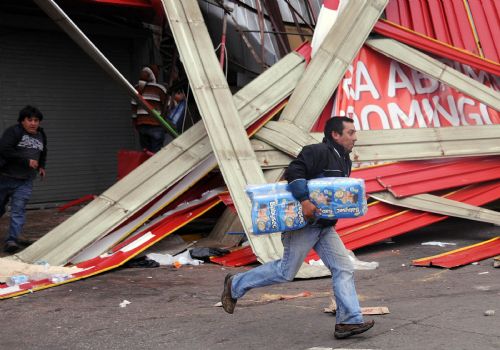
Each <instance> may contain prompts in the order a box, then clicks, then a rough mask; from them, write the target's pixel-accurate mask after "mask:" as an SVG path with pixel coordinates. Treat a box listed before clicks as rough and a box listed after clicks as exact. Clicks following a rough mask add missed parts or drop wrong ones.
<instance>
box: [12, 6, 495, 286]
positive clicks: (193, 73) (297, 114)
mask: <svg viewBox="0 0 500 350" xmlns="http://www.w3.org/2000/svg"><path fill="white" fill-rule="evenodd" d="M386 4H387V1H351V2H350V3H349V5H348V6H347V7H346V9H345V12H343V13H342V14H341V15H340V17H339V21H338V22H337V23H336V24H335V25H334V26H333V27H332V29H331V30H330V31H329V33H328V35H327V37H326V38H325V41H324V42H323V43H322V44H321V46H320V49H319V51H318V54H317V56H315V58H313V59H312V60H311V63H310V65H309V66H308V67H307V68H306V65H305V62H304V61H305V59H304V57H300V56H299V55H298V54H294V53H292V54H289V56H286V57H285V58H283V59H282V60H281V61H279V62H278V63H276V64H275V65H274V66H272V67H271V68H270V69H268V70H267V71H266V72H264V73H263V74H261V75H260V76H259V77H258V78H256V79H255V81H254V82H253V83H250V84H248V85H247V86H245V87H244V88H243V89H242V90H240V91H239V92H238V93H237V94H235V95H234V96H232V95H231V94H230V93H229V89H228V85H227V81H226V78H225V77H224V76H223V74H222V72H221V69H220V67H219V65H218V63H217V60H216V59H215V56H214V53H213V47H212V45H211V40H210V38H209V36H208V32H207V29H206V27H205V25H204V22H203V17H202V16H201V12H200V11H199V8H198V4H197V3H196V1H194V0H188V1H182V2H181V1H163V5H164V9H165V12H166V14H167V18H168V20H169V23H170V27H171V29H172V32H173V34H174V37H175V40H176V43H177V45H178V47H179V51H180V54H181V57H182V61H183V64H184V65H185V68H186V70H187V73H188V77H189V80H190V84H191V86H192V89H193V91H194V95H195V98H196V100H197V104H198V106H199V108H200V111H201V113H202V118H203V121H204V123H205V127H206V131H205V128H204V126H203V124H202V123H199V124H197V125H195V126H194V127H193V128H191V129H189V130H188V131H186V132H185V133H184V134H182V135H181V136H179V138H177V139H176V140H175V141H174V142H172V143H171V144H169V145H168V146H166V147H165V148H164V149H163V150H162V151H160V152H159V153H158V154H156V155H155V156H154V157H152V158H151V159H149V160H148V161H146V162H145V163H143V165H141V166H140V167H139V168H138V169H136V171H134V172H132V173H131V174H129V176H127V177H125V178H124V179H123V180H122V181H120V182H119V183H117V184H116V185H115V186H113V187H112V188H110V189H109V190H108V191H106V192H105V193H103V194H102V195H101V196H99V197H98V198H97V199H96V200H95V201H94V202H93V203H91V204H90V205H89V206H87V207H86V208H85V209H84V210H83V211H82V213H80V212H79V213H78V214H76V215H75V216H74V217H72V218H71V219H70V220H68V222H66V223H64V224H63V225H61V226H60V227H58V228H56V229H55V230H54V232H55V233H54V232H51V233H50V234H48V235H47V238H45V237H44V238H43V239H42V240H40V242H39V243H36V244H35V245H33V246H32V247H30V248H28V249H26V250H25V251H23V252H21V253H19V254H18V255H17V257H18V258H20V259H22V260H28V261H36V260H39V259H49V260H50V262H51V263H52V264H64V263H66V262H67V261H68V260H69V259H71V257H74V256H75V254H77V253H79V252H81V251H82V249H84V248H85V247H87V246H89V245H90V244H93V243H95V242H96V241H99V240H100V239H105V237H106V235H108V234H110V233H112V232H113V230H114V229H116V228H117V227H119V225H122V224H125V223H126V222H127V220H129V219H130V218H132V217H133V216H134V215H135V214H136V213H137V212H138V211H140V210H141V209H142V208H143V207H145V206H147V205H149V204H150V203H152V201H154V200H156V199H157V198H158V197H159V196H160V194H162V193H164V192H165V191H171V192H170V197H169V198H168V199H166V200H165V201H164V202H162V205H161V206H159V207H158V208H155V209H154V210H152V212H151V213H150V214H151V215H149V214H148V215H146V216H145V217H143V218H141V219H140V220H138V221H137V222H135V223H133V224H131V226H130V227H129V228H128V229H127V230H126V232H123V233H120V234H117V236H119V237H117V239H116V240H115V241H113V243H109V245H111V246H113V245H114V244H116V243H117V242H119V241H120V239H122V238H125V237H127V236H130V235H133V234H134V233H136V234H137V235H135V236H131V237H130V238H128V239H126V240H125V243H121V244H119V245H117V246H115V248H113V247H111V248H112V249H113V253H112V254H111V255H109V256H107V255H105V256H102V257H101V256H98V257H95V258H93V259H96V260H92V259H87V258H88V257H87V258H82V259H83V261H78V262H77V266H86V267H87V269H88V270H86V271H87V272H86V274H82V275H79V277H78V278H84V277H88V276H91V275H92V274H95V273H99V272H102V271H105V270H107V269H111V268H113V267H116V266H119V265H120V264H122V263H123V262H124V261H126V260H127V259H130V258H131V257H133V256H134V254H137V253H138V252H139V251H140V250H141V249H144V248H145V247H146V246H148V245H149V244H153V243H154V242H157V241H158V240H159V239H161V238H162V237H164V236H165V235H167V234H168V233H170V232H173V231H174V230H175V229H177V228H179V227H180V226H181V225H182V224H183V223H185V222H187V221H188V218H187V217H182V218H171V219H172V223H165V225H166V230H165V231H163V229H162V231H163V233H159V234H158V235H154V237H152V236H149V235H148V233H147V232H143V231H141V230H140V229H139V226H141V225H142V224H144V222H145V221H147V220H149V219H151V218H152V217H153V216H154V215H156V214H158V213H159V212H160V210H162V209H164V208H165V207H166V206H167V205H168V204H170V203H172V202H173V201H174V200H175V199H176V198H178V197H179V196H180V195H181V194H182V193H184V191H186V189H188V188H190V187H191V186H193V185H194V184H195V183H197V182H198V181H200V179H203V177H204V175H206V173H207V172H209V171H210V170H212V169H213V168H214V167H215V166H216V165H217V163H218V164H219V168H220V170H221V172H222V175H223V177H224V179H225V182H226V184H227V185H228V187H229V191H230V192H231V195H232V196H233V197H234V204H235V207H236V211H237V213H238V215H239V220H240V221H241V222H242V224H243V228H244V229H245V231H246V234H247V237H248V238H249V241H250V243H251V245H252V248H251V249H253V253H252V254H251V255H252V256H253V262H255V261H256V260H257V258H256V256H257V257H258V260H259V261H260V262H266V261H270V260H273V259H276V258H279V257H280V254H281V249H282V247H281V243H280V241H279V235H278V234H276V235H273V236H267V237H266V236H264V237H256V236H255V235H253V233H252V232H251V230H249V227H250V225H249V219H250V215H249V205H248V199H247V198H246V196H245V195H244V193H243V189H244V186H245V185H246V184H248V183H255V184H257V183H262V182H264V181H266V180H267V181H275V180H278V178H279V176H280V174H281V168H283V167H284V166H286V164H287V163H288V161H289V159H290V158H289V156H290V155H291V156H295V155H296V154H297V153H298V152H299V151H300V149H301V147H303V146H304V145H306V144H309V143H314V142H318V135H317V134H316V135H315V134H310V133H309V131H310V129H311V128H312V126H313V125H314V123H315V122H316V119H317V118H318V116H319V115H320V113H321V111H322V110H323V108H324V106H325V104H326V103H327V102H328V100H329V99H330V97H331V95H332V94H333V92H334V90H335V89H336V88H337V85H338V82H339V81H340V80H341V78H342V76H343V74H344V72H345V70H346V69H347V68H348V66H349V64H350V62H352V60H353V59H354V58H355V56H356V52H357V50H359V47H361V46H362V44H363V42H364V41H365V39H366V38H367V37H368V34H369V33H370V31H371V28H372V27H373V25H374V24H375V22H376V20H377V18H378V17H379V15H380V14H381V13H382V11H383V9H384V7H385V5H386ZM349 16H352V17H353V18H354V20H353V18H350V17H349ZM368 44H369V45H371V46H373V47H376V48H378V49H379V50H380V51H383V52H384V53H385V54H388V55H389V54H397V56H395V58H398V59H399V60H403V58H402V57H403V56H405V55H410V56H411V60H409V61H411V62H412V65H413V67H415V68H416V69H421V70H422V71H424V72H428V73H431V72H435V73H436V76H438V77H439V78H438V79H440V80H442V82H443V83H449V84H452V83H453V84H455V85H454V86H455V87H457V88H459V89H462V90H467V91H470V93H471V96H472V97H475V98H477V99H481V100H483V101H484V102H485V103H487V104H489V105H490V106H493V107H494V108H498V93H497V92H496V91H492V89H485V88H484V87H483V86H481V85H480V84H479V85H478V83H477V82H475V81H474V82H473V81H471V80H470V79H463V77H462V75H457V73H456V72H454V71H453V70H450V69H448V68H447V67H443V66H442V65H441V64H440V63H438V62H436V61H434V60H432V59H430V58H429V57H428V56H426V55H423V54H421V53H419V52H417V51H415V50H414V49H410V48H408V47H406V46H402V45H399V44H397V43H395V42H394V41H392V40H386V39H369V41H368ZM392 48H394V50H392ZM396 51H397V52H396ZM418 64H422V65H418ZM490 68H491V67H490ZM295 86H297V88H296V89H295V91H294V87H295ZM292 91H293V94H292V97H291V98H290V103H289V105H288V106H287V107H285V111H284V112H283V113H282V116H281V119H280V122H268V119H269V118H267V117H266V116H265V114H266V113H270V114H271V115H270V116H269V115H268V117H272V116H274V114H275V113H277V112H279V110H280V108H282V107H283V106H285V103H284V99H285V98H286V97H287V96H288V95H290V94H291V93H292ZM277 105H279V106H280V108H278V109H277V110H273V108H276V106H277ZM306 108H307V109H308V111H309V112H310V113H303V111H304V109H306ZM309 108H310V110H309ZM263 115H264V117H263V118H264V119H260V118H261V117H262V116H263ZM256 120H260V121H261V123H256V124H258V125H259V127H260V126H262V124H264V123H266V122H268V123H267V125H268V127H266V128H265V129H263V130H262V131H260V132H259V133H258V137H259V139H260V141H261V142H262V141H265V142H266V143H267V145H268V146H270V147H272V148H269V149H267V148H266V151H268V152H271V150H272V149H274V150H273V151H272V152H277V153H274V154H273V155H275V156H276V157H275V159H278V155H283V157H280V158H279V162H281V163H280V164H279V165H278V166H276V167H275V169H273V170H272V172H271V171H266V174H265V175H266V177H265V178H264V174H263V173H262V171H261V167H262V163H263V162H264V161H262V163H261V164H260V165H259V163H258V159H259V158H258V157H256V155H255V152H254V149H253V148H252V147H250V141H249V140H248V136H247V133H246V132H245V127H248V126H249V125H250V124H252V123H254V122H255V121H256ZM489 127H490V126H484V127H479V126H478V127H476V128H475V129H474V127H472V126H471V127H463V129H462V128H461V127H457V128H450V129H453V130H445V129H443V130H439V129H429V130H417V131H409V130H390V131H378V132H377V131H374V132H373V133H374V134H372V135H371V134H370V132H368V131H366V132H365V131H363V132H360V135H361V134H363V135H361V136H360V142H359V144H360V146H361V145H362V144H363V140H364V139H365V137H366V138H367V139H370V137H371V140H373V139H376V138H377V137H380V135H381V134H383V135H387V134H389V133H396V132H399V133H400V136H399V138H398V139H397V141H394V140H390V141H392V144H391V147H402V146H401V145H402V144H405V143H408V142H407V141H408V140H409V139H408V138H407V136H406V135H408V134H410V133H412V134H413V142H414V143H412V144H411V145H408V144H407V146H408V147H409V148H411V149H412V152H413V153H411V155H410V156H411V157H415V158H419V159H427V158H431V157H441V156H443V155H451V156H458V155H462V156H463V155H464V154H463V153H462V154H460V153H459V152H460V147H457V144H458V145H460V143H461V142H463V141H464V140H465V139H466V138H468V140H469V142H468V143H467V145H471V147H467V150H468V152H469V153H467V154H465V155H472V154H475V151H474V148H473V146H476V147H477V148H479V149H480V151H484V152H485V154H498V153H499V149H498V142H496V141H498V126H491V128H489ZM253 131H255V130H253ZM474 132H477V133H480V134H479V135H474ZM376 133H378V134H376ZM429 133H431V135H430V136H431V137H429V139H432V141H426V142H432V143H431V145H430V148H431V149H432V154H430V153H429V154H426V153H425V152H424V151H423V150H422V149H419V145H420V143H421V142H423V139H424V137H423V135H427V136H429V135H428V134H429ZM470 133H472V135H470ZM492 134H493V136H491V135H492ZM443 135H448V136H443ZM457 135H458V136H457ZM474 136H477V138H476V139H474ZM386 137H387V136H382V138H383V140H381V141H383V142H381V143H390V142H389V140H387V139H386ZM488 137H491V139H489V138H488ZM480 139H483V142H484V144H483V145H484V146H486V147H483V146H479V147H478V144H476V142H478V143H479V141H478V140H480ZM484 140H486V141H484ZM495 140H496V141H495ZM369 142H370V141H367V143H366V144H365V146H366V147H365V148H364V150H363V151H364V152H365V153H361V152H360V153H359V154H356V150H355V153H354V157H355V158H357V159H355V160H357V161H361V160H364V159H365V158H363V156H361V154H367V156H366V159H367V160H368V158H369V157H371V158H372V159H370V160H376V161H387V160H394V159H401V158H402V157H401V154H402V153H404V152H405V151H404V149H403V150H400V151H401V152H399V154H398V157H399V158H395V157H393V158H391V156H392V155H394V154H396V152H394V151H393V150H394V148H392V150H391V149H389V150H387V149H386V150H385V151H384V152H379V151H377V145H375V144H374V143H373V141H371V142H372V143H371V144H370V143H369ZM446 142H449V143H446ZM445 144H453V145H454V147H451V148H450V149H451V151H453V152H455V153H453V152H450V154H446V153H444V152H442V151H443V150H446V148H445V147H444V146H443V145H445ZM289 145H292V146H290V147H289ZM461 145H462V146H463V143H462V144H461ZM273 146H274V147H276V148H274V147H273ZM212 150H213V152H214V153H212ZM371 150H375V151H373V152H372V153H371V154H370V155H369V156H368V154H369V153H370V151H371ZM280 151H283V152H286V153H287V154H284V153H280ZM439 152H442V153H441V154H440V153H439ZM268 154H270V153H268ZM214 155H215V157H214ZM373 158H376V159H373ZM403 159H404V157H403ZM205 162H206V163H205ZM265 162H267V165H270V164H271V163H272V162H273V160H271V159H266V161H265ZM460 162H462V163H460ZM498 162H499V158H498V156H496V157H484V158H469V159H461V160H459V159H453V160H449V159H439V160H437V161H428V160H427V161H420V162H414V163H407V162H404V163H396V164H389V165H384V166H380V167H376V168H370V169H362V170H359V172H355V173H354V174H353V176H358V175H357V174H359V176H361V174H366V176H367V179H366V180H367V184H368V187H369V188H370V191H372V192H373V191H383V190H388V191H391V193H393V194H394V195H395V196H396V197H405V196H411V195H415V194H422V193H426V192H428V191H435V190H441V189H446V188H452V187H453V188H455V187H459V186H463V185H465V184H469V183H470V184H472V183H474V184H475V185H474V186H471V187H469V188H466V189H462V190H458V191H456V192H455V193H452V194H450V195H449V196H447V198H448V199H454V200H459V201H461V202H464V203H469V204H473V205H482V204H484V203H487V202H488V201H491V200H494V199H497V198H499V197H500V196H498V193H499V189H498V184H495V183H493V184H492V183H491V182H490V183H485V181H487V180H497V179H498V178H499V175H498V173H500V172H499V168H498V164H499V163H498ZM451 163H455V164H458V165H456V166H455V167H454V168H453V169H452V170H450V168H449V167H447V166H449V165H450V164H451ZM200 164H202V165H203V166H202V170H200V168H198V166H200ZM270 167H272V166H270ZM443 169H446V170H443ZM452 175H453V177H452ZM187 179H189V181H187ZM183 180H186V181H185V182H183ZM422 180H425V181H422ZM201 181H202V180H201ZM179 184H182V185H181V186H178V185H179ZM413 185H415V186H413ZM176 186H177V187H176ZM473 190H477V192H474V191H473ZM466 192H467V193H468V196H465V195H464V193H466ZM471 193H473V194H471ZM167 195H168V192H167ZM213 201H214V202H213V203H215V201H217V203H218V202H219V201H220V198H218V199H213ZM213 203H212V202H210V204H209V203H208V202H207V203H206V205H207V206H206V207H205V206H203V208H208V207H210V206H211V205H212V204H213ZM213 205H215V204H213ZM160 207H161V208H160ZM419 209H423V208H419ZM207 210H208V209H207ZM474 210H478V211H479V210H480V209H478V208H474ZM193 211H194V209H193ZM429 211H430V210H429ZM200 212H203V210H202V209H200ZM441 214H448V213H440V214H438V215H436V214H432V213H429V212H427V210H426V211H422V210H406V209H401V208H399V207H397V206H394V205H388V204H384V203H380V202H376V203H374V204H373V205H371V206H370V210H369V214H368V216H367V217H365V218H363V219H362V220H360V221H358V222H357V223H356V222H354V221H352V222H348V221H341V222H339V225H338V229H339V232H340V234H341V236H342V239H343V240H344V242H345V243H346V246H347V247H348V248H350V249H356V248H358V247H361V246H365V245H368V244H371V243H374V242H377V241H380V240H382V239H385V238H387V237H391V235H396V234H402V233H404V232H407V231H409V230H411V229H414V228H418V227H422V226H425V225H429V224H431V223H433V222H436V221H440V220H444V219H445V218H446V216H444V215H441ZM489 214H491V213H489ZM200 215H201V214H200ZM178 220H180V221H181V222H182V223H179V221H178ZM169 225H172V226H169ZM103 237H104V238H103ZM142 240H144V241H142ZM100 243H103V241H101V242H100ZM108 248H109V246H106V247H105V248H102V249H101V248H99V250H103V249H104V250H106V249H108ZM121 249H126V250H127V249H128V250H127V251H126V253H127V254H125V253H124V251H123V250H121ZM248 250H250V248H248ZM240 253H241V254H243V252H241V251H240ZM92 254H95V252H94V253H92ZM97 254H100V253H97ZM243 255H244V256H245V259H246V261H251V260H252V259H251V258H250V257H249V255H248V254H247V255H245V254H243ZM96 266H98V267H96ZM69 281H71V280H68V282H69ZM31 287H34V288H35V289H36V288H38V287H40V288H47V287H48V285H45V286H42V285H40V286H38V287H37V286H33V285H32V286H31ZM17 292H19V293H21V291H19V290H18V291H17Z"/></svg>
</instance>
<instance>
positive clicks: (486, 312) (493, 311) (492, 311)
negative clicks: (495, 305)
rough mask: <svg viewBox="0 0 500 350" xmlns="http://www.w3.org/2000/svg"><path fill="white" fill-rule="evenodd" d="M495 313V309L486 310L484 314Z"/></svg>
mask: <svg viewBox="0 0 500 350" xmlns="http://www.w3.org/2000/svg"><path fill="white" fill-rule="evenodd" d="M494 314H495V310H486V311H485V312H484V316H493V315H494Z"/></svg>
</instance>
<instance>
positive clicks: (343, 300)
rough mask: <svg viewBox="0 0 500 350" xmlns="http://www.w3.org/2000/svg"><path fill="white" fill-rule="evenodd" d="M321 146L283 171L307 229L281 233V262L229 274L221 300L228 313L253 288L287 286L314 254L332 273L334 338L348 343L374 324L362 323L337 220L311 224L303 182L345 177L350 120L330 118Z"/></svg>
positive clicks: (351, 139) (351, 129)
mask: <svg viewBox="0 0 500 350" xmlns="http://www.w3.org/2000/svg"><path fill="white" fill-rule="evenodd" d="M324 134H325V137H324V139H323V142H322V143H318V144H314V145H308V146H305V147H304V148H303V149H302V151H301V152H300V154H299V155H298V156H297V158H296V159H294V160H293V161H292V162H291V163H290V164H289V166H288V169H287V171H286V173H285V178H286V180H287V181H288V189H289V190H290V191H291V192H292V194H293V196H294V197H295V199H297V200H298V201H300V203H301V204H302V210H303V213H304V216H305V217H306V218H307V219H308V224H307V225H306V226H305V227H304V228H302V229H299V230H296V231H289V232H283V233H282V242H283V246H284V253H283V258H281V259H279V260H275V261H271V262H268V263H266V264H263V265H261V266H259V267H257V268H254V269H252V270H249V271H246V272H243V273H238V274H236V275H231V274H228V275H227V276H226V278H225V281H224V291H223V293H222V297H221V301H222V307H223V308H224V310H225V311H226V312H228V313H230V314H232V313H233V311H234V308H235V306H236V302H237V300H238V299H239V298H241V297H242V296H243V295H245V293H246V292H248V291H249V290H250V289H252V288H256V287H263V286H268V285H272V284H275V283H282V282H287V281H292V280H293V279H294V277H295V275H296V274H297V272H298V270H299V268H300V266H301V265H302V262H303V261H304V259H305V258H306V256H307V254H308V253H309V251H310V250H311V249H314V250H315V251H316V252H317V253H318V255H319V256H320V257H321V260H322V261H323V262H324V264H325V265H326V266H327V267H328V269H329V270H330V271H331V274H332V282H333V292H334V295H335V300H336V303H337V308H338V309H337V312H336V325H335V330H334V336H335V337H336V338H347V337H350V336H352V335H355V334H360V333H363V332H365V331H367V330H368V329H370V328H371V327H373V325H374V323H375V322H374V321H373V320H372V321H368V322H365V321H364V320H363V316H362V313H361V308H360V306H359V301H358V296H357V294H356V289H355V286H354V278H353V274H354V267H353V263H352V262H351V260H350V259H349V255H348V252H347V249H346V248H345V246H344V243H343V242H342V241H341V239H340V237H339V235H338V234H337V232H336V231H335V224H336V222H337V220H327V219H315V214H316V213H317V211H318V208H317V207H316V206H315V205H314V204H313V203H312V202H311V201H310V200H309V191H308V189H307V181H308V180H311V179H316V178H321V177H348V176H349V175H350V173H351V166H352V162H351V160H350V158H349V153H350V152H351V150H352V148H353V147H354V143H355V142H356V140H357V138H356V130H355V128H354V123H353V120H352V119H350V118H347V117H333V118H331V119H330V120H329V121H328V122H327V123H326V125H325V130H324Z"/></svg>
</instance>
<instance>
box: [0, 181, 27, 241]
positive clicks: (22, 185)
mask: <svg viewBox="0 0 500 350" xmlns="http://www.w3.org/2000/svg"><path fill="white" fill-rule="evenodd" d="M32 189H33V180H32V179H27V180H23V179H15V178H13V177H9V176H3V175H0V217H2V216H3V214H5V210H6V206H7V203H8V202H9V199H10V208H11V210H10V226H9V234H8V236H7V239H6V241H7V242H8V241H13V242H17V239H18V238H19V235H20V234H21V230H22V229H23V226H24V223H25V221H26V218H25V212H26V204H27V203H28V201H29V199H30V197H31V192H32Z"/></svg>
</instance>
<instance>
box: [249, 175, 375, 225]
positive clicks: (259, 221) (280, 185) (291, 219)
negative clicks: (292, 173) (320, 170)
mask: <svg viewBox="0 0 500 350" xmlns="http://www.w3.org/2000/svg"><path fill="white" fill-rule="evenodd" d="M287 187H288V184H287V183H286V182H277V183H271V184H263V185H248V186H247V187H246V193H247V195H248V196H249V197H250V199H251V200H252V227H253V233H254V234H265V233H274V232H282V231H293V230H298V229H300V228H302V227H304V226H305V225H306V223H307V222H306V219H305V218H304V215H303V213H302V206H301V204H300V202H299V201H297V200H296V199H295V198H294V197H293V195H292V193H291V192H290V191H288V190H287ZM307 187H308V189H309V199H310V200H311V201H312V202H313V203H314V204H315V205H316V206H317V207H318V208H319V209H320V212H321V213H320V214H319V215H318V216H317V218H323V219H340V218H356V217H359V216H362V215H364V214H365V213H366V212H367V210H368V206H367V204H366V195H365V183H364V180H362V179H353V178H347V177H325V178H320V179H314V180H309V181H308V182H307Z"/></svg>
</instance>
